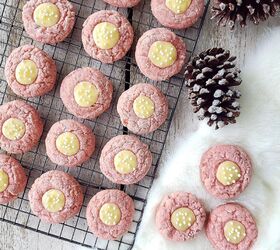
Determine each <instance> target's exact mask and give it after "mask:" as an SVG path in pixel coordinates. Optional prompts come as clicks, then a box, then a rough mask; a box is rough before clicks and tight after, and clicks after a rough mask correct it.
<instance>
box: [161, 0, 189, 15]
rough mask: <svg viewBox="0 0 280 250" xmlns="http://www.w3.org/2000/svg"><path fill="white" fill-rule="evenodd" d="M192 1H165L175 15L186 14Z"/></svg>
mask: <svg viewBox="0 0 280 250" xmlns="http://www.w3.org/2000/svg"><path fill="white" fill-rule="evenodd" d="M191 2H192V1H191V0H165V4H166V6H167V8H168V9H170V10H171V11H172V12H174V13H175V14H182V13H184V12H185V11H186V10H187V9H188V8H189V6H190V4H191Z"/></svg>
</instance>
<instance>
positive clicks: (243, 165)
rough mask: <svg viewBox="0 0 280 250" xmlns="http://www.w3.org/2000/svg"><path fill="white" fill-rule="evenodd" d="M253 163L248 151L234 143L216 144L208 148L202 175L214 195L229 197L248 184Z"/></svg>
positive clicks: (202, 166) (202, 164)
mask: <svg viewBox="0 0 280 250" xmlns="http://www.w3.org/2000/svg"><path fill="white" fill-rule="evenodd" d="M251 176H252V163H251V160H250V157H249V156H248V155H247V153H246V152H245V151H244V150H243V149H241V148H240V147H237V146H234V145H216V146H213V147H211V148H210V149H208V150H207V151H206V152H205V153H204V154H203V156H202V159H201V163H200V177H201V180H202V182H203V184H204V186H205V188H206V189H207V191H208V192H209V193H210V194H212V195H213V196H215V197H217V198H219V199H229V198H233V197H236V196H238V195H239V194H240V193H242V192H243V191H244V190H245V188H246V187H247V186H248V184H249V182H250V180H251Z"/></svg>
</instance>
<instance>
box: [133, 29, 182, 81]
mask: <svg viewBox="0 0 280 250" xmlns="http://www.w3.org/2000/svg"><path fill="white" fill-rule="evenodd" d="M185 58H186V45H185V43H184V41H183V40H182V39H181V38H179V37H178V36H177V35H176V34H174V33H173V32H172V31H170V30H168V29H165V28H156V29H151V30H148V31H146V32H145V33H144V34H143V35H142V36H141V37H140V38H139V40H138V42H137V45H136V51H135V59H136V62H137V65H138V67H139V69H140V71H141V72H142V73H143V74H144V75H145V76H147V77H149V78H150V79H152V80H155V81H161V80H166V79H169V78H170V77H171V76H173V75H176V74H177V73H179V72H180V71H181V69H182V67H183V65H184V62H185Z"/></svg>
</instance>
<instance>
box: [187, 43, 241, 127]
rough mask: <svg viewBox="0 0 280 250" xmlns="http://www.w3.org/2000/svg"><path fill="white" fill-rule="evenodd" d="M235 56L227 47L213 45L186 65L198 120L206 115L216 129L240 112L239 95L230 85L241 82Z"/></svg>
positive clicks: (190, 94)
mask: <svg viewBox="0 0 280 250" xmlns="http://www.w3.org/2000/svg"><path fill="white" fill-rule="evenodd" d="M235 59H236V57H233V56H230V52H229V51H228V50H224V49H222V48H213V49H208V50H206V51H204V52H202V53H200V54H199V55H198V56H195V57H194V58H192V60H191V61H190V63H189V64H188V65H187V68H186V73H185V74H186V85H187V87H188V89H189V99H190V100H191V104H192V105H193V110H194V112H195V113H198V118H199V119H200V120H203V119H205V118H206V119H207V123H208V125H209V126H212V125H214V126H215V129H218V128H221V127H223V126H225V125H227V124H229V123H235V122H236V119H235V118H236V117H238V116H239V114H240V112H239V109H240V107H239V103H238V101H237V99H239V98H240V96H241V94H240V92H239V91H238V90H236V89H234V88H232V87H234V86H238V85H240V84H241V79H240V78H239V73H240V70H238V69H237V68H236V67H235V64H234V61H235Z"/></svg>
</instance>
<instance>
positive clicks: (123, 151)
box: [100, 135, 152, 185]
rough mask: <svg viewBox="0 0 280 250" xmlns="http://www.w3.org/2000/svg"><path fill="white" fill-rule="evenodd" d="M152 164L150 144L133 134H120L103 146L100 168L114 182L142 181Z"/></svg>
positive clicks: (131, 182) (130, 182) (129, 182)
mask: <svg viewBox="0 0 280 250" xmlns="http://www.w3.org/2000/svg"><path fill="white" fill-rule="evenodd" d="M151 165H152V154H151V152H150V150H149V147H148V145H146V144H144V143H143V142H141V141H140V140H139V139H138V138H137V137H135V136H131V135H118V136H116V137H114V138H113V139H111V140H110V141H109V142H108V143H107V144H106V145H105V146H104V148H103V150H102V152H101V156H100V169H101V171H102V173H103V174H104V175H105V176H106V177H107V178H108V179H109V180H111V181H112V182H114V183H118V184H126V185H128V184H133V183H136V182H138V181H140V180H141V179H142V178H143V177H144V176H145V175H146V174H147V172H148V171H149V169H150V167H151Z"/></svg>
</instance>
